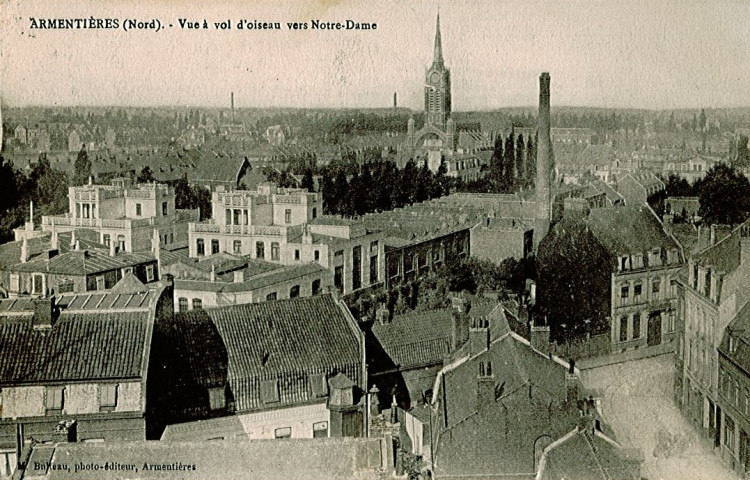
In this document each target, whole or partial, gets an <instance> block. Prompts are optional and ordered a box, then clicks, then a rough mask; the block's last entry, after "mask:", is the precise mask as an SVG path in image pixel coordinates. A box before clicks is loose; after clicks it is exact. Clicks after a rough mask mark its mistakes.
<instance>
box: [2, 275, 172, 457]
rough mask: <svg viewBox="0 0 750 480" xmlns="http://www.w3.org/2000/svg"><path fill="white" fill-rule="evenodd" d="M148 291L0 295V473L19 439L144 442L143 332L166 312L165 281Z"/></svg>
mask: <svg viewBox="0 0 750 480" xmlns="http://www.w3.org/2000/svg"><path fill="white" fill-rule="evenodd" d="M152 287H153V288H149V287H145V286H144V285H143V284H140V285H139V284H138V283H137V282H134V283H128V282H127V281H123V282H121V284H120V285H118V286H116V291H109V292H94V293H86V294H80V295H76V294H63V295H61V296H57V297H55V296H52V297H49V298H43V299H31V298H24V299H4V300H0V350H2V352H3V353H2V355H0V466H1V467H2V468H0V471H7V470H8V469H7V468H6V467H7V466H8V464H9V463H10V470H13V469H14V466H15V465H14V464H15V463H16V460H17V456H16V451H17V447H18V446H19V444H20V446H22V447H23V446H24V445H26V447H28V446H29V444H31V443H36V442H50V441H72V442H100V441H111V440H146V437H147V433H146V432H147V419H146V417H147V410H146V392H147V388H146V382H147V380H148V370H149V367H148V366H149V360H148V359H149V355H150V352H151V339H152V332H153V329H154V325H155V324H156V323H157V322H159V321H161V319H163V318H168V317H171V316H172V300H171V286H169V285H167V284H158V285H154V286H152ZM26 447H24V448H26Z"/></svg>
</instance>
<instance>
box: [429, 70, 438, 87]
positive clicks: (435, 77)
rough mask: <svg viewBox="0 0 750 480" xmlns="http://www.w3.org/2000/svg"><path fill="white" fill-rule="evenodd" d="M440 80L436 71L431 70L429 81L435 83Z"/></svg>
mask: <svg viewBox="0 0 750 480" xmlns="http://www.w3.org/2000/svg"><path fill="white" fill-rule="evenodd" d="M439 81H440V74H439V73H438V72H432V75H430V82H431V83H433V84H437V83H438V82H439Z"/></svg>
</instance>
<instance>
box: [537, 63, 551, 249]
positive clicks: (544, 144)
mask: <svg viewBox="0 0 750 480" xmlns="http://www.w3.org/2000/svg"><path fill="white" fill-rule="evenodd" d="M549 85H550V77H549V73H547V72H544V73H542V74H541V75H540V76H539V116H538V118H537V122H538V126H537V146H536V205H537V214H536V219H537V225H536V228H535V229H534V243H536V244H537V245H538V244H539V242H540V241H541V240H542V238H544V236H545V235H546V234H547V231H548V230H549V223H550V214H551V210H550V176H551V172H550V150H551V143H550V107H549V105H550V100H549Z"/></svg>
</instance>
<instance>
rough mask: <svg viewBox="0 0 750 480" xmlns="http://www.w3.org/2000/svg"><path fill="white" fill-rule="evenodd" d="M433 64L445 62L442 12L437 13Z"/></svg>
mask: <svg viewBox="0 0 750 480" xmlns="http://www.w3.org/2000/svg"><path fill="white" fill-rule="evenodd" d="M432 63H433V64H439V65H442V64H443V43H442V42H441V40H440V12H438V14H437V27H436V28H435V53H434V55H433V58H432Z"/></svg>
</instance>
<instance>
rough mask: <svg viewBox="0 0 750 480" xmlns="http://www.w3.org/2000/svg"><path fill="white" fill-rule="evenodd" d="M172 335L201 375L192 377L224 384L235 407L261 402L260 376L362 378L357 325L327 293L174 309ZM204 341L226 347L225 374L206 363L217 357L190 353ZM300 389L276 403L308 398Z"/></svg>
mask: <svg viewBox="0 0 750 480" xmlns="http://www.w3.org/2000/svg"><path fill="white" fill-rule="evenodd" d="M171 335H172V336H173V338H172V340H171V341H173V342H174V343H175V345H177V347H178V348H180V349H181V350H183V355H185V357H186V360H187V361H188V362H189V363H190V364H191V365H193V366H194V367H195V369H196V371H199V372H200V374H201V375H204V376H205V378H201V379H195V381H197V382H198V383H204V384H205V383H214V382H220V381H223V380H224V379H226V380H227V381H228V382H229V386H230V389H231V390H232V392H233V394H234V398H235V401H236V409H237V410H238V411H243V410H249V409H253V408H258V407H261V406H262V402H261V401H260V392H259V385H258V382H260V381H262V380H268V379H277V378H279V377H280V376H284V375H294V376H295V379H297V376H302V377H305V376H306V375H310V374H317V373H321V374H329V373H331V372H332V371H333V370H336V371H338V372H341V373H345V374H346V375H347V376H348V377H349V378H351V379H353V380H354V381H355V383H357V384H360V383H361V382H362V380H363V379H362V378H361V372H360V370H361V364H362V358H361V356H362V351H361V344H360V332H359V329H358V327H357V325H356V324H355V323H354V321H353V320H352V319H351V318H350V317H349V316H348V314H346V313H344V310H342V307H340V306H339V304H337V302H336V301H335V300H334V299H333V298H332V297H331V295H318V296H314V297H308V298H296V299H292V300H279V301H271V302H264V303H256V304H248V305H233V306H228V307H220V308H210V309H205V310H192V311H190V312H186V313H178V314H176V315H175V320H174V325H173V329H172V332H171ZM206 344H216V345H217V348H219V347H220V348H221V349H223V350H224V349H225V351H226V372H227V374H226V376H223V375H222V374H221V372H222V365H221V364H219V365H218V366H217V367H216V368H213V367H209V366H208V364H210V363H213V362H221V361H222V360H221V358H218V359H213V360H211V359H208V360H207V359H206V358H205V356H203V355H198V354H197V353H195V350H194V348H193V346H195V345H206ZM206 369H210V371H206ZM215 372H219V373H218V375H216V374H215ZM303 380H304V381H305V382H306V381H307V379H306V378H303ZM305 385H306V384H305ZM302 390H303V391H300V392H297V396H296V397H294V398H282V400H281V403H282V404H284V403H296V402H300V401H307V400H308V397H309V394H310V393H309V388H304V389H302Z"/></svg>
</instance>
